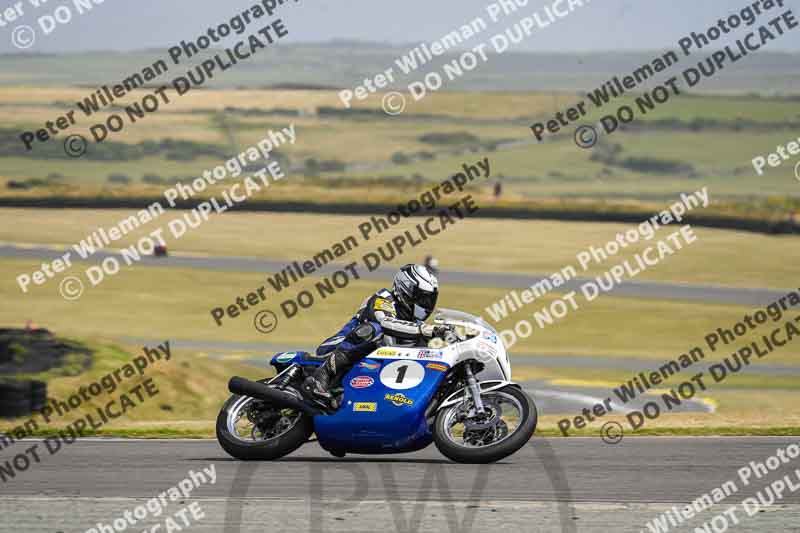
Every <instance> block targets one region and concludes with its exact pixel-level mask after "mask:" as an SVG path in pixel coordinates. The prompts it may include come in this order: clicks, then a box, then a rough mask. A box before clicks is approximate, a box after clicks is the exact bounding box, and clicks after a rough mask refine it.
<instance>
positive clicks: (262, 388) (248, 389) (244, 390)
mask: <svg viewBox="0 0 800 533" xmlns="http://www.w3.org/2000/svg"><path fill="white" fill-rule="evenodd" d="M228 390H229V391H231V392H232V393H234V394H238V395H239V396H249V397H251V398H255V399H257V400H262V401H265V402H269V403H271V404H274V405H277V406H279V407H290V408H292V409H297V410H298V411H302V412H304V413H306V414H307V415H309V416H317V415H320V414H322V413H321V412H319V411H318V410H316V409H314V408H313V407H311V406H310V405H308V404H306V403H305V402H301V401H300V400H298V399H297V398H295V397H294V396H292V395H291V394H289V393H286V392H283V391H281V390H278V389H276V388H273V387H268V386H266V385H264V384H263V383H258V382H256V381H250V380H249V379H245V378H240V377H238V376H234V377H232V378H231V380H230V381H229V382H228Z"/></svg>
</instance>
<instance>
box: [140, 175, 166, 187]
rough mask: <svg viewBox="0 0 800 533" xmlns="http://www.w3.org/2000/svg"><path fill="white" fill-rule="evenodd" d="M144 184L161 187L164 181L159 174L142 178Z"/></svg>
mask: <svg viewBox="0 0 800 533" xmlns="http://www.w3.org/2000/svg"><path fill="white" fill-rule="evenodd" d="M142 182H143V183H149V184H150V185H161V184H162V183H164V180H163V179H162V178H161V176H159V175H158V174H145V175H144V176H142Z"/></svg>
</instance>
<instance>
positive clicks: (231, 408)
mask: <svg viewBox="0 0 800 533" xmlns="http://www.w3.org/2000/svg"><path fill="white" fill-rule="evenodd" d="M266 381H267V380H262V381H261V382H262V383H264V382H266ZM313 432H314V420H313V419H312V418H311V417H310V416H309V415H307V414H305V413H303V412H300V411H297V410H295V409H289V408H285V407H277V406H273V405H269V404H268V403H266V402H263V401H261V400H257V399H254V398H250V397H248V396H239V395H236V394H234V395H233V396H231V397H230V398H229V399H228V401H227V402H225V405H223V406H222V410H221V411H220V413H219V416H218V417H217V440H218V441H219V444H220V446H222V448H223V449H224V450H225V451H226V452H228V454H230V455H231V456H233V457H235V458H237V459H241V460H243V461H247V460H271V459H277V458H279V457H283V456H284V455H287V454H289V453H291V452H293V451H295V450H296V449H297V448H299V447H300V446H302V445H303V444H304V443H305V442H306V441H308V438H309V437H310V436H311V434H312V433H313Z"/></svg>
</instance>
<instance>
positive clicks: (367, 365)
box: [358, 361, 381, 372]
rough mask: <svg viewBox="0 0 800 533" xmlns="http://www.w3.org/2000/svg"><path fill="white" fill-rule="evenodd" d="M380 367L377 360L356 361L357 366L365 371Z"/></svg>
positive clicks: (373, 370)
mask: <svg viewBox="0 0 800 533" xmlns="http://www.w3.org/2000/svg"><path fill="white" fill-rule="evenodd" d="M380 367H381V364H380V363H378V362H377V361H361V362H360V363H358V368H360V369H362V370H366V371H367V372H375V371H376V370H378V369H379V368H380Z"/></svg>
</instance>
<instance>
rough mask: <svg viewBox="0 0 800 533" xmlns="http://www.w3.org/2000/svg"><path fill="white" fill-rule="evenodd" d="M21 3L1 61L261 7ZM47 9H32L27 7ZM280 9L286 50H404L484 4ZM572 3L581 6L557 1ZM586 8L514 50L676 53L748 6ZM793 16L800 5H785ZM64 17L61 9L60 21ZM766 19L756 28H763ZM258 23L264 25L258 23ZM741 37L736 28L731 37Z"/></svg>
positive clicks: (189, 33)
mask: <svg viewBox="0 0 800 533" xmlns="http://www.w3.org/2000/svg"><path fill="white" fill-rule="evenodd" d="M18 1H21V3H22V9H23V12H24V14H23V16H22V17H21V18H19V19H18V20H15V21H13V22H8V24H7V25H6V26H5V27H0V53H14V52H17V51H18V50H17V49H16V48H14V47H13V46H12V45H11V37H12V33H13V31H14V29H15V28H16V27H17V26H18V25H20V24H26V25H29V26H30V27H31V28H33V29H34V30H35V31H36V41H35V43H34V44H33V46H31V48H30V49H28V50H29V51H33V52H44V53H54V52H62V51H70V52H72V51H94V50H136V49H145V48H162V47H168V46H172V45H174V44H176V43H177V42H179V41H180V40H182V39H195V38H196V37H197V36H199V35H200V34H201V33H203V32H204V31H205V30H206V29H207V28H208V27H209V26H211V25H214V26H216V25H217V24H218V23H220V22H223V21H225V20H229V19H230V18H231V16H233V15H234V14H236V13H237V12H239V11H240V10H244V9H247V8H248V7H250V6H252V5H253V4H255V3H258V1H260V0H222V1H220V0H83V1H87V2H88V1H93V2H99V4H97V5H95V6H94V7H93V8H92V10H91V11H89V12H86V13H84V14H83V15H77V9H76V8H75V6H74V2H76V1H78V0H0V7H2V9H0V13H2V12H3V11H5V7H8V6H13V5H14V4H15V3H17V2H18ZM36 1H38V2H46V3H45V4H43V5H41V6H40V7H39V8H35V7H34V6H33V5H32V2H36ZM289 1H290V2H291V3H290V4H289V5H286V6H284V7H282V8H280V11H279V15H276V16H280V17H281V18H283V19H284V21H285V23H286V26H287V27H288V28H289V38H288V39H287V42H324V41H329V40H333V39H338V40H341V39H346V40H360V41H373V42H385V43H393V44H408V43H417V42H422V41H431V40H435V39H438V38H441V37H442V36H443V35H445V34H447V33H448V32H450V31H453V30H455V29H457V28H458V27H460V26H461V25H462V24H464V23H466V22H468V21H470V20H472V19H474V18H475V17H477V16H482V17H483V18H484V19H485V20H487V22H489V21H490V19H489V17H488V15H487V13H486V7H487V6H488V5H489V4H492V3H493V1H494V0H492V1H486V0H403V1H402V2H399V1H393V2H388V1H381V0H313V1H311V0H299V2H298V3H296V4H295V3H293V0H289ZM505 1H506V2H516V3H519V4H521V3H526V4H527V5H526V6H525V7H520V8H519V11H517V12H516V13H514V14H510V15H506V16H504V17H503V18H501V19H500V20H499V21H498V22H496V23H491V25H490V29H491V30H496V33H499V32H501V31H503V30H505V28H506V27H508V26H509V25H510V24H513V23H514V22H516V21H517V20H519V19H520V18H522V17H524V16H526V15H531V14H533V13H534V12H542V6H544V5H548V6H549V5H551V4H552V3H553V1H554V0H544V1H542V0H505ZM562 1H563V4H561V5H566V4H567V2H569V1H571V2H578V1H580V0H562ZM582 1H583V3H584V4H585V5H584V7H582V8H579V9H577V10H576V11H575V12H574V13H572V14H570V15H569V16H567V17H565V18H564V19H562V20H559V21H558V23H557V24H554V25H552V26H551V27H549V28H547V29H544V30H538V31H539V32H540V33H539V34H538V35H535V36H533V37H531V38H529V39H526V40H525V42H524V43H523V44H521V45H520V46H519V48H517V49H518V50H520V51H542V52H587V51H617V50H619V51H633V50H657V49H665V48H675V46H676V43H677V41H678V39H680V38H681V37H683V36H685V35H687V34H688V33H689V32H692V31H705V30H707V29H708V27H709V26H711V25H712V24H715V23H716V21H717V20H718V19H719V18H720V17H726V18H727V16H728V15H730V14H732V13H735V12H739V11H740V10H741V9H742V8H743V7H745V6H747V5H748V3H749V2H747V1H736V0H669V1H666V0H591V1H588V0H582ZM782 1H783V3H784V8H782V9H775V10H773V11H770V14H773V13H774V14H779V13H782V12H784V11H786V10H788V9H793V10H794V11H795V12H796V13H798V15H797V17H798V20H800V0H782ZM61 5H66V6H68V7H70V10H71V12H72V13H73V16H72V20H71V21H69V22H68V23H66V24H63V25H59V26H57V27H56V28H55V29H54V30H53V31H52V32H51V33H50V34H45V33H44V31H43V30H42V28H41V26H40V25H39V18H40V17H42V16H43V15H52V13H53V11H54V10H55V9H56V8H57V7H59V6H61ZM63 12H64V11H63V10H62V13H63ZM771 18H773V17H772V16H765V17H762V18H761V19H759V22H760V23H766V22H767V21H768V20H769V19H771ZM262 20H263V19H262ZM738 31H740V32H741V29H740V30H738ZM768 49H769V50H771V51H794V52H800V28H797V29H795V30H793V31H791V32H789V33H787V35H785V36H783V37H781V38H780V39H778V40H777V41H775V42H773V43H771V44H770V45H769V48H768Z"/></svg>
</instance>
